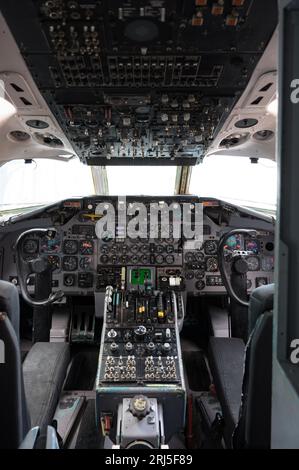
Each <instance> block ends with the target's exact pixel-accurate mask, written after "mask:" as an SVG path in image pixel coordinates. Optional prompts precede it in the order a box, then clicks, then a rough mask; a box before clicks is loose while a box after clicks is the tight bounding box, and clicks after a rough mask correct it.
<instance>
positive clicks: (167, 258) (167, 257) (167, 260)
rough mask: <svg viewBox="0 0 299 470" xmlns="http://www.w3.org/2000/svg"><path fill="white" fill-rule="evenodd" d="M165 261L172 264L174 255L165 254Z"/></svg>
mask: <svg viewBox="0 0 299 470" xmlns="http://www.w3.org/2000/svg"><path fill="white" fill-rule="evenodd" d="M165 261H166V263H167V264H173V263H174V256H173V255H167V256H166V258H165Z"/></svg>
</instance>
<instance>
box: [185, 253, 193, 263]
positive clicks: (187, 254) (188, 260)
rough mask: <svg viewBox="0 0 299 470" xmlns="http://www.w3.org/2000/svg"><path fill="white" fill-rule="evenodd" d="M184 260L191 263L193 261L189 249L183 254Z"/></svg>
mask: <svg viewBox="0 0 299 470" xmlns="http://www.w3.org/2000/svg"><path fill="white" fill-rule="evenodd" d="M185 261H186V263H193V262H194V261H195V256H194V253H191V251H188V252H187V253H186V254H185Z"/></svg>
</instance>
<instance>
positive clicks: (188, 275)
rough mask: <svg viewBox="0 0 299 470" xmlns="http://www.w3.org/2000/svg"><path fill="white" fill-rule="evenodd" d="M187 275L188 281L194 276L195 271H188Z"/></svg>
mask: <svg viewBox="0 0 299 470" xmlns="http://www.w3.org/2000/svg"><path fill="white" fill-rule="evenodd" d="M185 277H186V279H187V280H188V281H190V280H191V279H193V278H194V272H193V271H187V272H186V274H185Z"/></svg>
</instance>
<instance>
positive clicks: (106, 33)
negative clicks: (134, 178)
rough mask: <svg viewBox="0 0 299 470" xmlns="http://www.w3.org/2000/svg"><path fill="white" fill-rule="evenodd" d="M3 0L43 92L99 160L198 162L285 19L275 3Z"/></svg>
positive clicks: (80, 147)
mask: <svg viewBox="0 0 299 470" xmlns="http://www.w3.org/2000/svg"><path fill="white" fill-rule="evenodd" d="M0 4H1V11H2V12H3V14H4V15H5V17H6V20H7V22H8V24H9V26H10V28H11V30H12V32H13V34H14V36H15V38H16V41H17V43H18V45H19V47H20V50H21V52H22V54H23V56H24V58H25V61H26V63H27V65H28V66H29V68H30V70H31V72H32V74H33V78H34V79H35V81H36V83H37V85H38V87H39V89H40V90H41V92H42V94H43V96H44V97H45V99H46V101H47V102H48V104H49V106H50V108H51V110H52V112H53V113H54V115H55V117H56V119H57V120H58V122H59V124H60V125H61V127H62V128H63V130H64V132H65V133H66V136H67V138H68V139H69V141H70V142H71V143H72V145H73V147H74V149H75V151H76V152H77V154H78V155H79V157H80V159H81V160H82V161H83V162H85V163H87V164H89V165H127V164H136V165H146V164H151V165H153V164H154V165H194V164H196V163H198V162H200V161H201V159H202V158H203V156H204V154H205V152H206V150H207V148H208V147H209V145H210V144H211V142H212V141H213V139H214V138H215V136H216V135H217V133H218V131H219V129H220V128H221V125H222V124H223V123H224V121H225V119H226V118H227V117H228V115H229V113H230V111H231V109H232V107H233V105H234V104H235V102H236V100H237V99H238V97H239V96H240V94H241V93H242V92H243V91H244V89H245V87H246V85H247V83H248V81H249V79H250V77H251V74H252V72H253V70H254V68H255V66H256V65H257V63H258V61H259V59H260V57H261V55H262V53H263V51H264V49H265V47H266V45H267V43H268V42H269V40H270V38H271V36H272V33H273V31H274V29H275V26H276V24H277V9H276V5H274V4H275V2H273V0H263V1H262V2H261V1H258V0H218V1H211V0H186V1H179V0H177V1H175V0H145V1H133V0H131V1H130V0H127V1H118V0H114V1H113V2H112V1H108V0H102V1H100V0H98V1H95V0H78V1H75V0H51V1H50V0H48V1H45V0H36V1H34V0H22V2H20V1H17V0H10V1H9V2H6V1H2V2H0ZM262 19H266V21H264V20H262Z"/></svg>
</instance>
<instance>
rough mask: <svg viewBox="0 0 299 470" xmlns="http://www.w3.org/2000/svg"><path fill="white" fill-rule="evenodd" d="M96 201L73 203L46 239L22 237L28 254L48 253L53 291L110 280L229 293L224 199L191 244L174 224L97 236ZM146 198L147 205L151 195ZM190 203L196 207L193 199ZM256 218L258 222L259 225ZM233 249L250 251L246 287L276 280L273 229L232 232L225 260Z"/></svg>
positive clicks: (90, 287) (74, 291) (75, 290)
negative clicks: (164, 233) (165, 232)
mask: <svg viewBox="0 0 299 470" xmlns="http://www.w3.org/2000/svg"><path fill="white" fill-rule="evenodd" d="M187 200H188V199H187ZM141 201H142V199H140V201H139V202H141ZM97 202H98V201H97V200H96V199H89V200H88V201H87V200H84V203H83V204H81V203H80V207H79V206H78V207H77V208H75V209H74V208H72V216H71V217H70V219H69V220H68V221H67V222H66V223H65V224H63V225H62V226H56V227H55V234H54V232H53V234H51V231H50V232H49V236H47V237H44V238H42V239H39V238H37V237H35V236H34V235H32V234H30V236H28V238H26V239H25V240H24V243H23V256H24V257H25V258H27V259H30V258H34V257H37V256H42V257H46V258H47V260H48V262H49V263H50V265H51V267H52V278H53V288H54V290H55V289H62V290H63V291H64V292H65V293H66V294H68V295H82V294H84V295H86V294H92V293H93V292H95V291H99V292H100V291H104V290H105V288H106V286H107V285H112V286H114V287H121V286H126V287H127V288H130V289H139V288H140V287H141V286H142V285H144V283H145V282H148V283H150V284H151V286H152V287H153V288H157V289H160V290H167V289H173V290H177V291H186V292H187V293H189V294H192V295H205V294H223V293H225V288H224V286H223V282H222V278H221V275H220V272H219V267H218V257H217V250H218V242H219V239H220V237H221V235H222V234H223V232H224V231H227V230H229V229H230V228H231V227H229V226H227V227H223V226H221V225H219V224H218V223H216V221H215V219H214V216H213V214H214V213H215V215H216V214H217V211H219V208H220V203H218V202H217V203H215V206H214V207H211V208H207V209H205V208H204V213H203V240H202V242H199V241H198V242H197V241H195V243H193V244H192V246H190V240H187V239H186V238H185V237H184V234H183V232H182V234H181V236H180V237H179V238H175V237H174V234H173V226H172V223H170V230H169V233H170V234H169V236H168V238H162V237H161V230H160V227H159V230H158V233H159V236H158V237H157V238H147V239H144V238H138V237H137V238H134V239H132V238H129V237H128V236H125V237H124V236H123V227H118V229H117V230H116V233H118V234H120V235H121V236H117V237H116V238H114V237H112V236H111V234H109V233H108V232H105V236H104V237H103V238H101V239H98V238H97V235H96V221H97V220H98V216H97V214H96V211H95V208H96V206H97ZM112 202H113V203H114V204H116V202H114V201H112ZM135 202H136V201H135ZM143 202H145V205H146V206H148V205H149V201H148V200H143ZM130 204H131V203H130ZM178 204H179V202H178ZM218 204H219V205H218ZM65 206H66V207H71V201H65ZM189 206H190V210H191V211H192V208H193V207H194V201H192V202H190V203H189ZM84 221H85V222H84ZM258 222H259V221H258V220H256V221H255V223H256V224H257V225H258ZM269 228H270V227H269ZM234 250H238V251H246V252H247V258H246V259H247V264H248V274H247V288H248V292H251V291H252V290H253V289H254V288H255V287H258V286H260V285H263V284H267V283H271V282H272V281H273V271H274V236H273V231H270V230H266V229H265V228H264V229H260V230H257V236H256V238H255V239H252V238H247V237H246V236H244V235H241V234H240V235H234V236H232V237H230V238H229V239H228V240H227V244H226V246H225V256H227V257H228V258H227V259H229V256H230V254H231V253H232V251H234ZM12 277H13V276H10V280H11V278H12Z"/></svg>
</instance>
